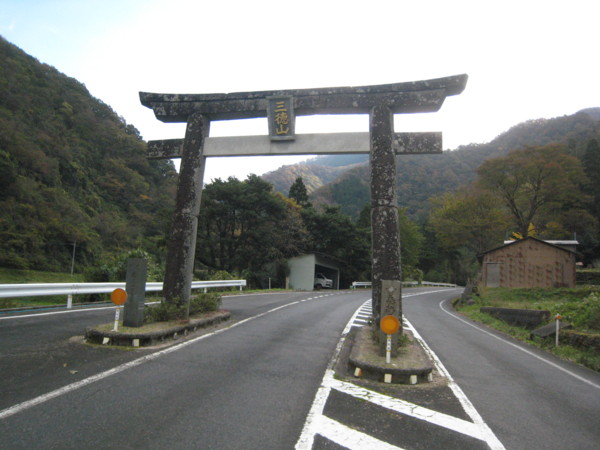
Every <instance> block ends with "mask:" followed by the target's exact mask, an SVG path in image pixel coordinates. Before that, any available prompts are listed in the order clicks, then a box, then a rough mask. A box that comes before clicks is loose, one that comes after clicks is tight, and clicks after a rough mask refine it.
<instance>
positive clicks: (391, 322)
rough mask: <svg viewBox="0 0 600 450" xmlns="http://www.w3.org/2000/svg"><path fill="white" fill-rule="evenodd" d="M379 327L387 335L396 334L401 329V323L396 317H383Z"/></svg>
mask: <svg viewBox="0 0 600 450" xmlns="http://www.w3.org/2000/svg"><path fill="white" fill-rule="evenodd" d="M379 327H380V328H381V331H383V332H384V333H385V334H396V333H397V332H398V330H399V329H400V321H399V320H398V318H397V317H396V316H383V317H382V318H381V321H380V322H379Z"/></svg>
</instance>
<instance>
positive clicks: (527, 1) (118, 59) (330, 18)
mask: <svg viewBox="0 0 600 450" xmlns="http://www.w3.org/2000/svg"><path fill="white" fill-rule="evenodd" d="M599 18H600V2H598V1H597V0H570V1H564V0H563V1H554V0H544V1H538V0H518V1H513V0H504V1H502V2H489V1H483V0H475V1H466V0H453V1H449V0H440V1H433V0H431V1H428V0H418V1H416V0H409V1H404V0H387V1H386V0H368V1H352V0H343V1H337V0H319V1H313V0H299V1H295V0H288V1H282V0H279V1H262V0H253V1H250V0H234V1H228V0H209V1H204V0H167V1H159V0H154V1H152V0H0V34H1V35H2V36H4V38H5V39H7V40H8V41H10V42H12V43H13V44H15V45H17V46H18V47H20V48H21V49H23V50H24V51H25V52H27V53H29V54H30V55H32V56H34V57H36V58H37V59H38V60H40V61H41V62H44V63H47V64H50V65H52V66H54V67H56V68H57V69H58V70H59V71H60V72H63V73H64V74H66V75H68V76H71V77H74V78H76V79H77V80H79V81H80V82H82V83H84V84H85V85H86V87H87V88H88V90H89V91H90V93H91V94H92V95H93V96H95V97H97V98H99V99H101V100H102V101H104V102H105V103H107V104H109V105H110V106H111V107H112V108H113V109H114V110H115V111H116V112H117V113H118V114H119V115H121V116H123V117H124V118H125V120H126V121H127V122H128V123H130V124H133V125H134V126H135V127H136V128H137V129H138V130H139V131H140V133H141V134H142V136H143V137H144V139H146V140H152V139H167V138H181V137H183V135H184V130H185V125H182V124H163V123H162V122H159V121H158V120H156V119H155V118H154V115H153V113H152V111H151V110H150V109H147V108H145V107H144V106H142V105H141V103H140V101H139V96H138V93H139V91H148V92H162V93H217V92H239V91H255V90H275V89H299V88H315V87H330V86H361V85H373V84H384V83H394V82H403V81H416V80H422V79H430V78H439V77H444V76H450V75H455V74H461V73H466V74H468V75H469V81H468V83H467V87H466V89H465V91H464V92H463V93H462V94H461V95H458V96H454V97H448V98H447V100H446V102H445V104H444V105H443V106H442V109H441V110H440V111H439V112H437V113H430V114H414V115H396V116H395V127H396V131H442V132H443V135H444V148H445V149H455V148H456V147H458V146H459V145H464V144H469V143H480V142H488V141H490V140H492V139H493V138H494V137H496V136H497V135H498V134H500V133H502V132H504V131H506V130H508V129H509V128H510V127H511V126H513V125H516V124H518V123H520V122H523V121H526V120H530V119H538V118H551V117H558V116H563V115H568V114H573V113H575V112H576V111H578V110H580V109H583V108H588V107H596V106H600V84H599V81H600V61H599V60H598V54H599V47H598V31H597V30H598V24H599ZM338 131H368V118H367V116H365V115H362V116H312V117H299V118H298V119H297V122H296V132H297V133H309V132H310V133H314V132H338ZM249 134H267V123H266V120H265V119H252V120H245V121H223V122H213V123H212V124H211V136H228V135H249ZM300 159H305V158H302V157H270V158H266V157H252V158H211V159H210V160H209V161H208V164H207V169H206V174H205V179H206V181H209V180H210V179H212V178H216V177H221V178H227V177H228V176H232V175H233V176H237V177H238V178H240V179H245V177H246V175H247V174H248V173H257V174H261V173H263V172H265V171H270V170H274V169H276V168H277V167H279V166H281V165H283V164H290V163H292V162H295V161H298V160H300Z"/></svg>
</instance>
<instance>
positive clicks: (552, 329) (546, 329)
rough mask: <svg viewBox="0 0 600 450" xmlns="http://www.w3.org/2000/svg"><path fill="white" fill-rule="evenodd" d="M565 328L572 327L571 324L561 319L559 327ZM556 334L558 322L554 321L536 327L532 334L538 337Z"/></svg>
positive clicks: (560, 328)
mask: <svg viewBox="0 0 600 450" xmlns="http://www.w3.org/2000/svg"><path fill="white" fill-rule="evenodd" d="M563 328H571V324H569V323H567V322H565V321H563V320H561V321H560V322H559V323H558V329H559V330H562V329H563ZM555 334H556V322H553V323H549V324H548V325H544V326H543V327H540V328H536V329H535V330H533V331H532V332H531V336H538V337H543V338H545V337H550V336H554V335H555Z"/></svg>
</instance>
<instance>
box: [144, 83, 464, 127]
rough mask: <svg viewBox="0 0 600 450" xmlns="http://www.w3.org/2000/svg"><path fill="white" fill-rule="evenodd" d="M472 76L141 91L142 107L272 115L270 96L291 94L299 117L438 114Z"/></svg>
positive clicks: (166, 117) (183, 115)
mask: <svg viewBox="0 0 600 450" xmlns="http://www.w3.org/2000/svg"><path fill="white" fill-rule="evenodd" d="M466 83H467V75H466V74H462V75H455V76H450V77H444V78H436V79H433V80H421V81H412V82H405V83H393V84H382V85H375V86H360V87H335V88H319V89H296V90H282V91H257V92H236V93H230V94H155V93H150V92H140V100H141V102H142V105H144V106H147V107H148V108H152V110H153V111H154V114H155V116H156V118H157V119H158V120H160V121H162V122H187V120H188V117H189V116H191V115H192V114H196V113H199V114H202V115H204V116H206V117H207V118H208V119H209V120H231V119H249V118H254V117H267V107H268V106H267V105H268V101H267V99H268V98H269V97H291V98H292V99H293V108H294V113H295V114H296V115H312V114H367V113H369V111H370V110H371V108H373V107H374V106H377V105H382V104H383V105H386V106H388V107H389V108H390V110H391V111H392V112H393V113H396V114H403V113H404V114H408V113H421V112H435V111H437V110H439V109H440V108H441V106H442V104H443V103H444V100H445V99H446V97H447V96H450V95H458V94H460V93H461V92H462V91H463V89H464V88H465V85H466Z"/></svg>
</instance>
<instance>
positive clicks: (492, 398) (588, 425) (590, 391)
mask: <svg viewBox="0 0 600 450" xmlns="http://www.w3.org/2000/svg"><path fill="white" fill-rule="evenodd" d="M448 297H449V296H448V295H447V293H438V294H431V295H428V296H414V297H406V298H404V300H403V308H404V313H405V314H406V316H407V317H408V319H409V320H410V322H411V323H412V324H413V325H414V327H415V328H416V329H417V330H418V331H419V333H420V334H421V336H422V337H423V338H424V339H425V341H426V342H427V344H428V345H429V346H430V347H431V349H432V350H433V351H434V352H435V353H436V354H437V355H438V357H439V358H440V360H441V361H442V362H443V364H444V365H445V367H446V368H447V369H448V371H449V372H450V374H451V376H452V377H453V378H454V380H455V381H456V383H457V384H458V385H459V386H460V387H461V388H462V390H463V391H464V393H465V394H466V395H467V397H468V398H469V399H470V401H471V402H472V403H473V404H474V406H475V408H476V409H477V411H478V412H479V414H480V415H481V416H482V417H483V419H484V420H485V422H486V423H487V424H488V426H489V427H490V428H491V429H492V430H493V432H494V433H495V435H496V436H497V437H498V439H499V440H500V441H501V442H502V444H503V445H504V446H505V447H506V448H507V449H532V448H543V449H598V448H600V375H599V374H598V373H596V372H593V371H591V370H588V369H586V368H583V367H581V366H578V365H576V364H571V363H568V362H564V361H562V360H560V359H558V358H555V357H553V356H552V355H550V354H548V353H545V352H542V351H539V350H538V349H536V348H534V347H530V346H527V345H524V344H521V343H520V342H518V341H515V340H513V339H511V338H508V337H506V336H504V335H502V334H500V333H497V332H495V331H492V330H490V329H488V328H485V327H483V326H481V325H478V324H474V323H473V322H471V321H469V320H466V319H465V318H464V317H463V316H460V315H458V314H456V313H455V312H453V311H452V307H451V306H450V304H449V301H448Z"/></svg>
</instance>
